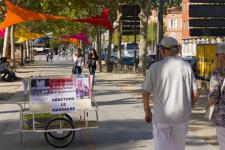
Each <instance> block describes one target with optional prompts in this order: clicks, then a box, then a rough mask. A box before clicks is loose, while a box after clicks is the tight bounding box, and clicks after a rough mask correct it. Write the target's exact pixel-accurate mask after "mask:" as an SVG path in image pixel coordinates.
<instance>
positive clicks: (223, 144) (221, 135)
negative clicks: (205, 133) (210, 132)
mask: <svg viewBox="0 0 225 150" xmlns="http://www.w3.org/2000/svg"><path fill="white" fill-rule="evenodd" d="M216 134H217V138H218V141H219V145H220V150H225V128H223V127H216Z"/></svg>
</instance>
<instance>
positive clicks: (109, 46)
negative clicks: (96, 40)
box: [107, 30, 113, 72]
mask: <svg viewBox="0 0 225 150" xmlns="http://www.w3.org/2000/svg"><path fill="white" fill-rule="evenodd" d="M112 37H113V30H109V43H108V48H107V50H108V53H107V72H112V70H113V63H112V62H111V50H112V49H111V45H112Z"/></svg>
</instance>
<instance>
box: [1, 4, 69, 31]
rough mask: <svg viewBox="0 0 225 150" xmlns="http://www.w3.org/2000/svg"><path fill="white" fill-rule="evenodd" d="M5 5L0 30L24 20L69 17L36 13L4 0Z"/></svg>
mask: <svg viewBox="0 0 225 150" xmlns="http://www.w3.org/2000/svg"><path fill="white" fill-rule="evenodd" d="M5 4H6V6H7V14H6V18H5V20H4V22H2V23H1V24H0V30H2V29H4V28H6V27H9V26H12V25H15V24H18V23H22V22H26V21H33V20H48V19H69V18H67V17H64V16H51V15H48V14H43V13H36V12H33V11H31V10H27V9H25V8H22V7H18V6H15V5H13V4H12V3H10V2H9V1H8V0H5Z"/></svg>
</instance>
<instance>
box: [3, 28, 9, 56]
mask: <svg viewBox="0 0 225 150" xmlns="http://www.w3.org/2000/svg"><path fill="white" fill-rule="evenodd" d="M9 29H10V27H7V28H6V29H5V36H4V44H3V52H2V57H7V56H8V44H9Z"/></svg>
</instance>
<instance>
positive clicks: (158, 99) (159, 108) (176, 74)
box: [142, 37, 199, 150]
mask: <svg viewBox="0 0 225 150" xmlns="http://www.w3.org/2000/svg"><path fill="white" fill-rule="evenodd" d="M159 46H160V47H159V50H160V53H161V56H162V57H163V59H162V60H161V61H158V62H156V63H154V64H152V65H151V67H150V68H149V71H148V72H147V74H146V76H145V79H144V82H143V85H142V89H143V104H144V111H145V120H146V122H151V121H152V123H153V136H154V146H155V150H184V149H185V144H186V134H187V127H188V120H189V117H190V114H191V108H192V106H194V104H195V103H196V101H197V99H198V96H199V92H198V89H197V84H196V80H195V76H194V73H193V70H192V68H191V66H190V64H188V63H187V62H185V61H183V60H181V59H180V58H177V54H178V52H179V50H180V47H179V44H178V42H177V40H176V39H174V38H172V37H164V38H163V39H162V41H161V43H160V45H159ZM150 94H153V97H154V98H153V113H152V111H151V108H150V106H149V98H150Z"/></svg>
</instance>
